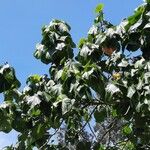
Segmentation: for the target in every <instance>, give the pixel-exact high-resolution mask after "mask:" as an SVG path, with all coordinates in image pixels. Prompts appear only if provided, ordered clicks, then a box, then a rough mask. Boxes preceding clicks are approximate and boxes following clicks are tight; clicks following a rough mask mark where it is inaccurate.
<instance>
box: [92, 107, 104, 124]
mask: <svg viewBox="0 0 150 150" xmlns="http://www.w3.org/2000/svg"><path fill="white" fill-rule="evenodd" d="M106 117H107V111H106V109H102V110H100V111H98V110H96V111H95V113H94V118H95V120H96V122H98V123H101V122H103V121H104V120H105V118H106Z"/></svg>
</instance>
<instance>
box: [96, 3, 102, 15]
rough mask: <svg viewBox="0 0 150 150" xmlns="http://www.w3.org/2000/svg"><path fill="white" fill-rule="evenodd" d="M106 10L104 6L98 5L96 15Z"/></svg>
mask: <svg viewBox="0 0 150 150" xmlns="http://www.w3.org/2000/svg"><path fill="white" fill-rule="evenodd" d="M103 8H104V4H98V5H97V6H96V8H95V13H100V12H101V11H102V10H103Z"/></svg>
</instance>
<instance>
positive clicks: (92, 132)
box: [88, 122, 97, 141]
mask: <svg viewBox="0 0 150 150" xmlns="http://www.w3.org/2000/svg"><path fill="white" fill-rule="evenodd" d="M88 126H89V128H90V130H91V132H92V134H93V135H94V137H95V139H96V141H97V137H96V135H95V133H94V131H93V129H92V127H91V125H90V123H89V122H88Z"/></svg>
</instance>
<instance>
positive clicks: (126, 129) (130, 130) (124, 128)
mask: <svg viewBox="0 0 150 150" xmlns="http://www.w3.org/2000/svg"><path fill="white" fill-rule="evenodd" d="M131 132H132V128H131V127H130V126H128V125H126V126H124V127H123V133H124V134H125V135H128V134H130V133H131Z"/></svg>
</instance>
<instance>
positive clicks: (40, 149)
mask: <svg viewBox="0 0 150 150" xmlns="http://www.w3.org/2000/svg"><path fill="white" fill-rule="evenodd" d="M62 123H63V120H62V121H61V123H60V126H59V128H58V129H56V130H55V132H54V133H53V134H51V135H50V136H49V138H48V139H47V141H46V142H45V143H44V144H43V145H42V146H41V147H40V148H39V150H42V148H43V147H44V146H46V145H47V144H48V142H49V141H50V139H51V138H52V137H53V136H54V135H55V134H56V133H57V132H58V131H59V129H60V127H61V125H62Z"/></svg>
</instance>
